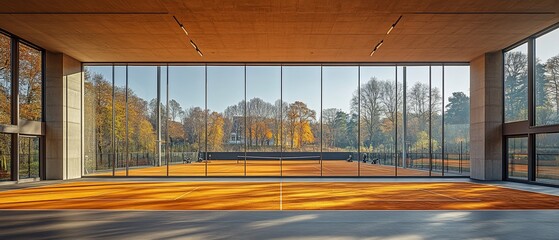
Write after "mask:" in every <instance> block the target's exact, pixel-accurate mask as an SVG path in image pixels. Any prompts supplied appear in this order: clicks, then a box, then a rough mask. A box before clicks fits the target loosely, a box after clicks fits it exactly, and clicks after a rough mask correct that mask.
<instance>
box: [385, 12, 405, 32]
mask: <svg viewBox="0 0 559 240" xmlns="http://www.w3.org/2000/svg"><path fill="white" fill-rule="evenodd" d="M400 19H402V15H400V17H399V18H398V20H396V22H395V23H394V24H392V26H390V29H388V32H387V33H386V35H388V34H390V32H392V29H394V27H396V24H398V22H400Z"/></svg>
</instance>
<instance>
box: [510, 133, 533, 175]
mask: <svg viewBox="0 0 559 240" xmlns="http://www.w3.org/2000/svg"><path fill="white" fill-rule="evenodd" d="M507 175H508V178H512V179H519V180H528V137H511V138H508V139H507Z"/></svg>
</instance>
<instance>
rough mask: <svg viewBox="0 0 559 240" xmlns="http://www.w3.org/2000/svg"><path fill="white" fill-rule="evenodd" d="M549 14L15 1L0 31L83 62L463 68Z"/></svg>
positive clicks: (546, 4) (403, 0)
mask: <svg viewBox="0 0 559 240" xmlns="http://www.w3.org/2000/svg"><path fill="white" fill-rule="evenodd" d="M558 12H559V0H532V1H528V0H484V1H481V0H479V1H471V0H452V1H449V0H422V1H417V0H376V1H375V0H223V1H217V0H188V1H186V0H118V1H117V0H96V1H91V0H49V1H44V0H18V1H1V2H0V28H2V29H4V30H6V31H9V32H11V33H13V34H16V35H18V36H20V37H22V38H24V39H26V40H28V41H30V42H33V43H35V44H37V45H39V46H41V47H43V48H45V49H48V50H51V51H55V52H64V53H66V54H68V55H70V56H72V57H74V58H76V59H78V60H80V61H83V62H428V61H437V62H443V61H444V62H447V61H452V62H467V61H470V60H471V59H473V58H475V57H477V56H479V55H481V54H483V53H485V52H489V51H495V50H499V49H502V48H504V47H507V46H509V45H511V44H513V43H515V42H517V41H519V40H521V39H523V38H525V37H527V36H529V35H531V34H533V33H535V32H537V31H540V30H542V29H544V28H546V27H548V26H550V25H552V24H554V23H557V22H559V14H558ZM400 15H402V16H403V17H402V20H401V21H400V22H399V24H398V25H397V26H396V28H395V29H394V30H393V31H392V32H391V33H390V35H386V32H387V31H388V29H389V28H390V26H391V24H392V23H394V22H395V21H396V19H398V17H399V16H400ZM173 16H176V17H177V18H178V19H179V20H180V21H181V22H182V23H183V24H184V25H185V27H186V29H187V30H188V32H189V34H190V37H191V38H192V40H194V41H195V42H196V44H197V45H198V46H199V48H200V49H201V50H202V52H203V53H204V56H203V57H200V56H199V55H198V54H197V53H196V51H194V49H193V48H192V46H191V45H190V44H189V40H188V38H187V37H186V35H185V34H184V32H183V31H182V30H181V29H180V28H179V26H178V25H177V23H176V22H175V20H174V19H173ZM381 40H384V44H383V45H382V47H381V48H380V49H379V50H378V51H377V52H376V53H375V55H374V56H372V57H371V56H369V53H370V52H371V50H372V49H373V47H374V46H375V45H376V44H377V43H378V42H379V41H381Z"/></svg>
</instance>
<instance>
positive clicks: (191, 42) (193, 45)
mask: <svg viewBox="0 0 559 240" xmlns="http://www.w3.org/2000/svg"><path fill="white" fill-rule="evenodd" d="M190 45H192V47H193V48H194V49H195V50H198V46H196V43H194V42H193V41H192V40H190Z"/></svg>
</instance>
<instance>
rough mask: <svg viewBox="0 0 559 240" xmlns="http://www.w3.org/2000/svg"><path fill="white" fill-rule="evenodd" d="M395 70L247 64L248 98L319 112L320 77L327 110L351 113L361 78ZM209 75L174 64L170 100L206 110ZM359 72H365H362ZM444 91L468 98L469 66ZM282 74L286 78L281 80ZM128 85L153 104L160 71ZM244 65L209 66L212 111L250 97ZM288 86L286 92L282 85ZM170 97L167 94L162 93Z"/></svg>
mask: <svg viewBox="0 0 559 240" xmlns="http://www.w3.org/2000/svg"><path fill="white" fill-rule="evenodd" d="M88 69H89V70H90V71H92V72H96V73H100V74H102V75H104V76H105V78H106V79H107V80H108V81H111V76H112V70H111V67H110V66H88ZM395 70H396V68H395V67H394V66H363V67H361V69H359V68H358V67H356V66H324V67H323V71H322V76H321V68H320V66H283V68H282V67H280V66H247V67H246V79H247V80H246V81H247V82H246V97H247V99H248V100H250V99H252V98H254V97H259V98H262V99H263V100H265V101H267V102H270V103H274V102H275V101H276V100H278V99H280V97H281V95H282V92H283V101H284V102H288V103H292V102H295V101H302V102H304V103H306V104H307V105H308V106H309V107H310V108H311V109H313V110H315V111H317V117H319V114H320V105H321V102H320V100H321V93H320V88H321V81H320V79H321V77H322V79H323V81H322V88H323V100H322V105H323V108H324V109H326V108H338V109H342V110H343V111H346V112H349V111H350V101H351V98H352V96H353V94H354V92H355V91H356V89H357V85H358V81H359V77H361V80H360V81H361V84H364V83H366V82H367V81H368V80H369V79H370V78H371V77H376V78H377V79H380V80H389V81H394V79H395ZM205 71H206V69H205V68H204V67H203V66H169V73H168V76H169V99H175V100H176V101H178V102H179V103H180V104H181V106H182V107H183V109H188V108H190V107H195V106H199V107H201V108H204V101H205V95H204V94H205V92H206V91H205V84H206V83H205ZM359 71H360V72H359ZM406 71H407V72H406V73H407V74H406V75H407V81H408V86H411V85H413V84H414V83H415V82H422V83H426V84H428V83H429V67H428V66H409V67H407V70H406ZM431 71H432V73H431V74H432V75H431V77H432V85H433V87H438V88H439V90H440V89H441V87H442V86H441V82H442V81H441V80H442V67H441V66H433V67H432V69H431ZM398 72H399V73H398V78H399V79H398V81H401V80H402V67H398ZM444 75H445V92H446V95H447V97H448V96H450V95H451V94H450V93H452V92H457V91H461V92H465V93H466V94H467V95H469V81H470V77H469V67H468V66H447V67H445V73H444ZM282 76H283V78H282ZM128 78H129V85H130V86H129V87H130V88H131V89H132V90H133V91H134V93H136V95H138V96H140V97H141V98H143V99H145V100H147V101H149V100H151V99H153V98H156V97H157V67H156V66H130V67H129V68H128ZM244 78H245V68H244V66H208V67H207V79H208V82H207V85H208V90H207V92H208V96H207V98H208V103H207V104H208V108H209V109H210V110H212V111H218V112H223V110H225V108H226V107H228V106H231V105H234V104H237V103H238V102H239V101H242V100H243V99H244V96H245V92H244V89H245V82H244ZM125 79H126V69H125V67H123V66H118V67H115V83H116V84H117V85H118V86H124V84H125ZM161 80H162V89H163V90H164V89H165V83H166V80H167V69H166V66H164V67H161ZM282 84H283V89H282V88H280V86H281V85H282ZM162 97H163V99H165V92H163V93H162Z"/></svg>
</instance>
